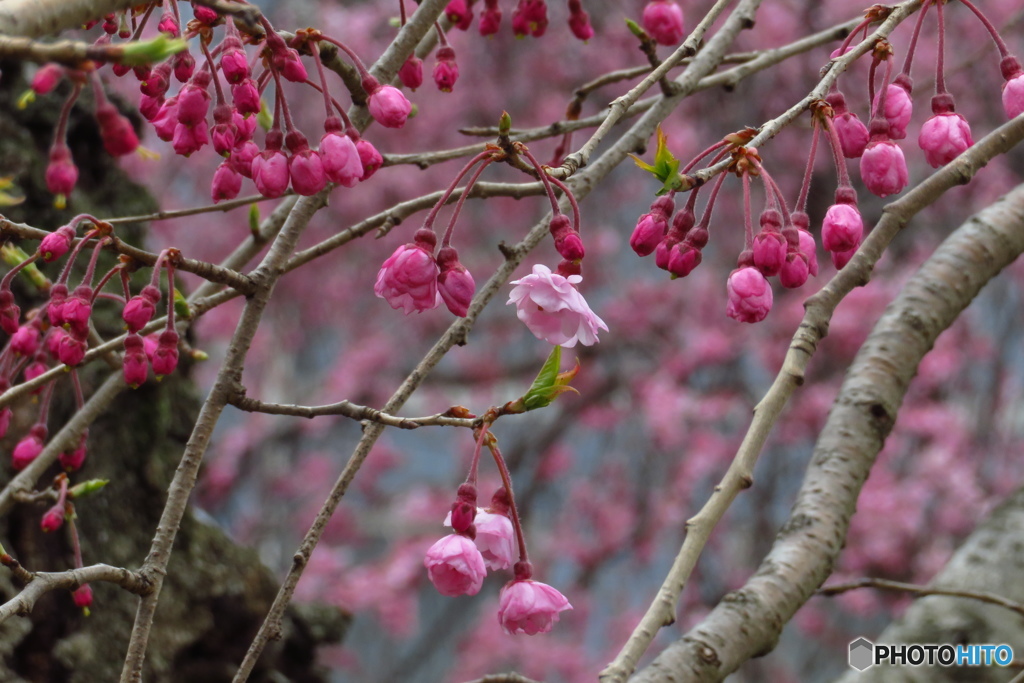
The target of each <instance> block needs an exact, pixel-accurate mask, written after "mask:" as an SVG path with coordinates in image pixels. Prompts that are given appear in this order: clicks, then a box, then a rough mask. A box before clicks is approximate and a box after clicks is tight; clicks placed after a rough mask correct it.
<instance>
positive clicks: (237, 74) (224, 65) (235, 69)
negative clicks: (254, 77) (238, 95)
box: [220, 38, 249, 85]
mask: <svg viewBox="0 0 1024 683" xmlns="http://www.w3.org/2000/svg"><path fill="white" fill-rule="evenodd" d="M228 40H229V39H227V38H226V39H225V40H224V42H225V43H227V42H228ZM234 42H235V43H238V45H237V46H235V45H233V46H232V47H230V48H229V47H226V48H225V49H224V52H223V53H222V54H221V58H220V70H221V73H223V74H224V80H225V81H227V82H228V83H230V84H232V85H237V84H239V83H241V82H242V81H244V80H246V79H247V78H249V60H248V59H247V58H246V56H245V50H243V49H242V47H241V45H242V44H241V42H240V41H239V40H238V39H237V38H236V39H235V40H234Z"/></svg>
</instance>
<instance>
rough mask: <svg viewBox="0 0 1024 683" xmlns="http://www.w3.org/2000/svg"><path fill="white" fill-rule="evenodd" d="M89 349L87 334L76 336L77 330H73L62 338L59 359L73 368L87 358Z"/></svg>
mask: <svg viewBox="0 0 1024 683" xmlns="http://www.w3.org/2000/svg"><path fill="white" fill-rule="evenodd" d="M87 349H88V347H87V345H86V338H85V336H84V335H82V336H76V333H75V332H71V333H70V334H66V335H64V336H63V337H61V338H60V348H59V349H58V350H57V359H58V360H59V361H60V362H61V363H63V364H64V365H66V366H68V367H69V368H73V367H75V366H76V365H78V364H79V363H81V362H82V360H83V359H84V358H85V352H86V350H87Z"/></svg>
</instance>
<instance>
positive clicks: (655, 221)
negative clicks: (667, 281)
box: [629, 211, 668, 256]
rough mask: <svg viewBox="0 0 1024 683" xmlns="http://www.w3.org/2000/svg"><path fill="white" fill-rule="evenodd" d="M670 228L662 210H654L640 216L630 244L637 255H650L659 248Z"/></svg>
mask: <svg viewBox="0 0 1024 683" xmlns="http://www.w3.org/2000/svg"><path fill="white" fill-rule="evenodd" d="M667 230H668V220H666V217H665V215H664V214H662V213H661V212H656V211H652V212H651V213H645V214H644V215H642V216H640V220H638V221H637V222H636V227H635V228H633V234H632V235H631V236H630V238H629V246H630V247H631V248H632V249H633V251H635V252H636V254H637V256H648V255H650V254H652V253H653V252H654V250H655V249H657V248H658V244H659V243H660V242H661V240H662V239H663V238H664V237H665V232H666V231H667Z"/></svg>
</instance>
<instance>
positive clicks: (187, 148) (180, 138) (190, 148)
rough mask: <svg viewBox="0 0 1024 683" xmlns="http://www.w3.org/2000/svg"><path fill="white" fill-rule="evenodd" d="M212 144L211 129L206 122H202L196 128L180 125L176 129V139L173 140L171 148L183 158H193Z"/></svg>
mask: <svg viewBox="0 0 1024 683" xmlns="http://www.w3.org/2000/svg"><path fill="white" fill-rule="evenodd" d="M209 142H210V129H209V127H208V126H207V125H206V121H200V122H199V123H197V124H196V125H194V126H186V125H185V124H184V123H179V124H178V125H176V126H175V127H174V137H173V138H172V139H171V146H172V147H174V152H175V153H176V154H180V155H181V156H183V157H188V156H191V155H192V154H193V153H195V152H198V151H199V150H201V149H202V148H203V147H204V146H206V145H207V144H209Z"/></svg>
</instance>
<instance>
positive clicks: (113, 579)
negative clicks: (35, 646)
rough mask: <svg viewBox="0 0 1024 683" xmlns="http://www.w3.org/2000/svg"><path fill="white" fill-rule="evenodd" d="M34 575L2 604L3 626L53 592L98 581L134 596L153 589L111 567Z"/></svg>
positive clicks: (127, 572)
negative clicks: (117, 587)
mask: <svg viewBox="0 0 1024 683" xmlns="http://www.w3.org/2000/svg"><path fill="white" fill-rule="evenodd" d="M31 576H32V580H31V581H29V582H28V584H27V585H26V586H25V587H24V588H23V589H21V591H20V592H19V593H18V594H17V595H15V596H14V597H13V598H11V599H10V600H8V601H7V602H5V603H4V604H3V605H0V624H2V623H3V622H5V621H7V620H8V619H10V618H11V617H14V616H21V617H27V616H28V615H29V614H31V613H32V608H33V607H35V605H36V602H37V601H38V600H39V598H41V597H42V596H43V595H46V594H47V593H49V592H50V591H54V590H62V589H63V590H75V589H76V588H78V587H79V586H82V585H85V584H87V583H94V582H97V581H103V582H106V583H112V584H114V585H117V586H120V587H121V588H124V589H125V590H126V591H128V592H129V593H134V594H135V595H146V594H147V593H148V592H149V591H150V590H151V588H152V587H151V586H150V584H149V583H148V582H147V581H146V580H145V579H144V578H143V577H141V576H140V575H139V574H136V573H135V572H131V571H129V570H127V569H124V568H122V567H112V566H110V565H108V564H94V565H91V566H89V567H82V568H80V569H69V570H67V571H63V572H34V573H33V574H32V575H31Z"/></svg>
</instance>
